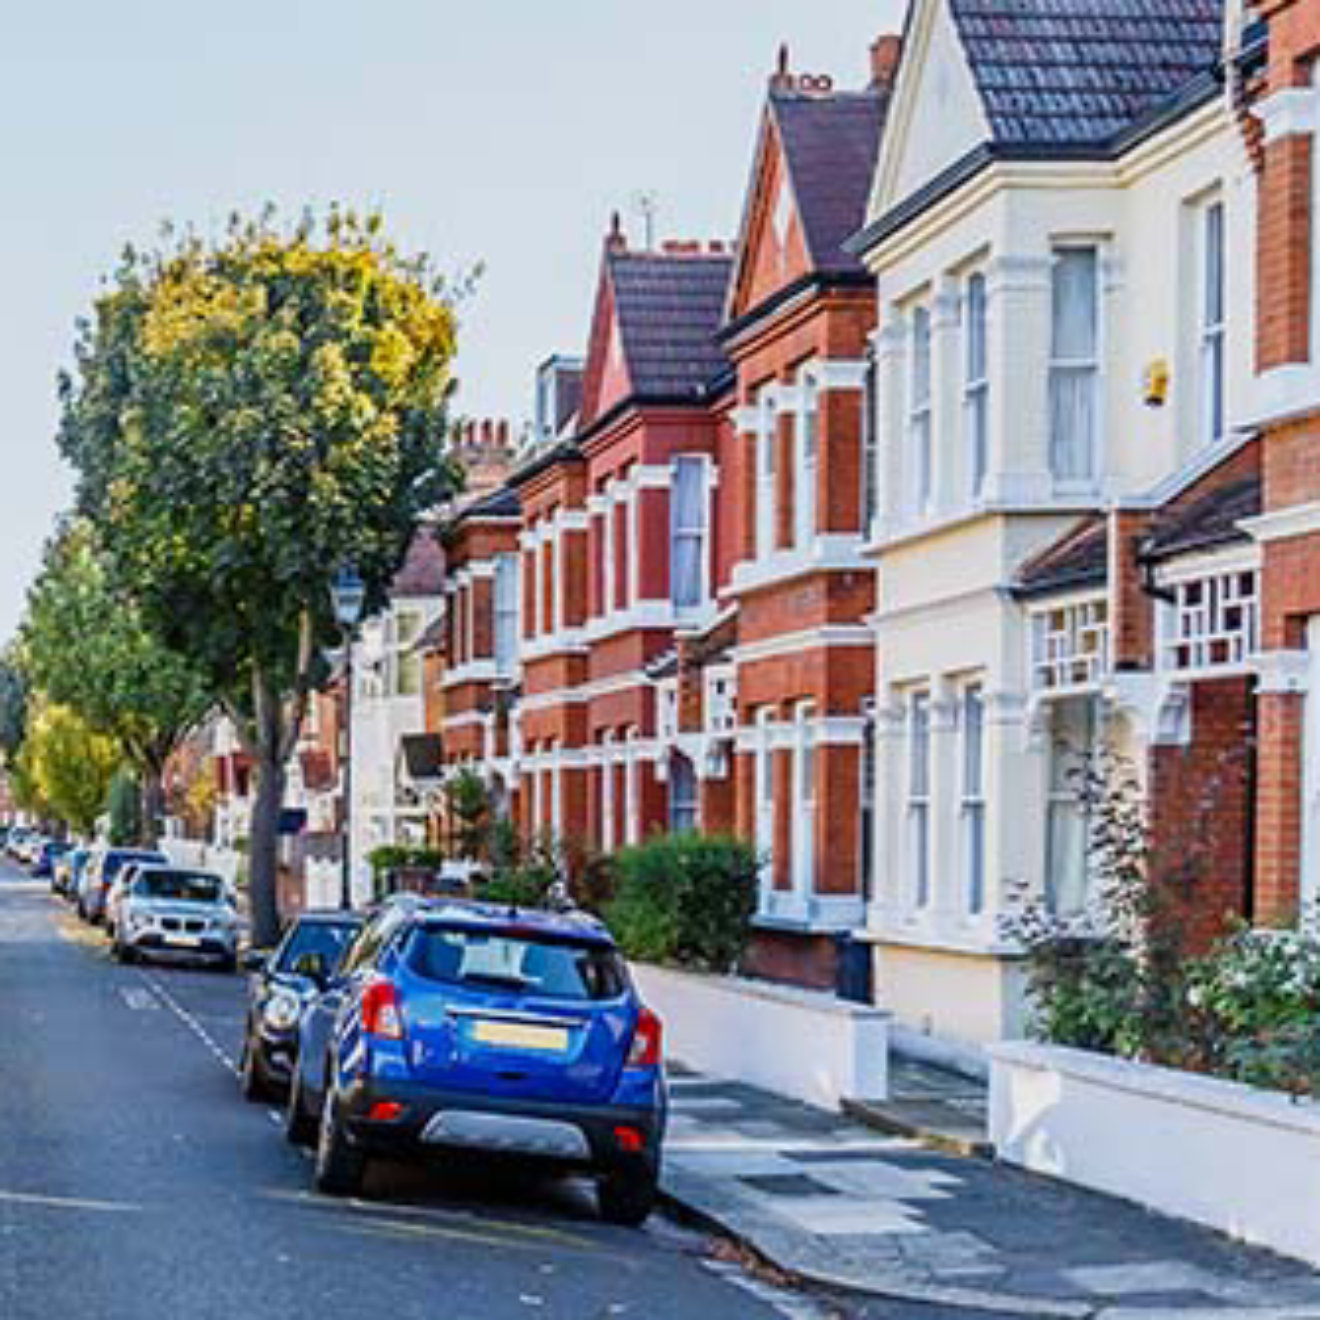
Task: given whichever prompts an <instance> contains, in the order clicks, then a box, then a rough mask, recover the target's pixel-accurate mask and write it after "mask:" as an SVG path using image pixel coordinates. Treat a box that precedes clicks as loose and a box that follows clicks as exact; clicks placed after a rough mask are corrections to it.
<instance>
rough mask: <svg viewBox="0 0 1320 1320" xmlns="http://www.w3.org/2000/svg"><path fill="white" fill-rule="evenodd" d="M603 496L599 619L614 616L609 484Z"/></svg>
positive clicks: (611, 500)
mask: <svg viewBox="0 0 1320 1320" xmlns="http://www.w3.org/2000/svg"><path fill="white" fill-rule="evenodd" d="M605 490H606V494H605V511H604V516H603V517H602V518H601V520H600V528H601V536H600V604H601V617H602V618H605V619H609V618H613V616H614V544H615V542H614V491H613V483H612V482H611V483H609V484H608V485H607V486H606V488H605Z"/></svg>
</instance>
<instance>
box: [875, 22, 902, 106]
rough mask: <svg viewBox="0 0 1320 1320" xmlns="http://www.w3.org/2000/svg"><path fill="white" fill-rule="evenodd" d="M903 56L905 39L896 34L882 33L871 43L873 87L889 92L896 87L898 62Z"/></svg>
mask: <svg viewBox="0 0 1320 1320" xmlns="http://www.w3.org/2000/svg"><path fill="white" fill-rule="evenodd" d="M902 54H903V38H902V37H900V36H898V35H897V34H896V33H894V32H885V33H882V34H881V35H880V36H879V37H877V38H876V39H875V40H874V41H873V42H872V43H871V86H872V87H873V88H875V89H876V90H877V91H882V92H887V91H889V90H890V89H891V88H892V87H893V85H894V78H895V76H896V75H897V73H898V62H899V60H900V58H901V57H902Z"/></svg>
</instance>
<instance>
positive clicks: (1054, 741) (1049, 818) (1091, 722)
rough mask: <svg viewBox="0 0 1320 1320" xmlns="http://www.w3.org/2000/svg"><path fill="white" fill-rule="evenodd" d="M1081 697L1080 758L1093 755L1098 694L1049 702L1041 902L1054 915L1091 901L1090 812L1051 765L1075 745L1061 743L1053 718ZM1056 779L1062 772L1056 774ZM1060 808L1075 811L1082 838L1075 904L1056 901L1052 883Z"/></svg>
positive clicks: (1074, 752)
mask: <svg viewBox="0 0 1320 1320" xmlns="http://www.w3.org/2000/svg"><path fill="white" fill-rule="evenodd" d="M1079 701H1084V702H1086V703H1087V722H1088V729H1087V732H1088V742H1087V745H1086V746H1085V747H1084V748H1082V749H1081V751H1080V755H1081V756H1082V757H1084V758H1090V757H1092V756H1094V755H1095V750H1096V747H1097V745H1098V743H1099V741H1100V737H1101V711H1100V698H1099V697H1098V696H1096V695H1093V694H1092V695H1087V694H1080V695H1078V694H1074V695H1072V696H1069V697H1063V698H1060V699H1059V700H1058V701H1057V702H1052V703H1051V709H1050V723H1051V728H1050V742H1049V757H1050V761H1049V766H1048V769H1047V780H1046V785H1045V802H1046V807H1045V894H1044V897H1045V904H1046V907H1047V908H1048V909H1049V910H1050V911H1051V912H1053V913H1055V914H1056V915H1057V916H1076V915H1078V914H1080V913H1082V912H1084V911H1085V910H1086V908H1087V906H1088V904H1089V903H1090V901H1091V896H1092V894H1091V891H1092V885H1093V876H1092V859H1091V849H1090V830H1091V825H1090V815H1089V808H1088V804H1087V802H1086V800H1085V798H1084V796H1083V795H1082V793H1081V791H1080V790H1079V789H1078V788H1075V787H1073V785H1072V784H1071V783H1068V782H1059V783H1056V775H1055V766H1056V762H1057V758H1059V757H1061V756H1067V755H1077V754H1079V753H1078V749H1076V748H1072V747H1064V746H1062V745H1061V743H1060V740H1059V738H1058V737H1057V736H1056V734H1055V730H1054V727H1053V725H1054V720H1055V718H1056V716H1057V714H1058V711H1059V710H1060V709H1061V708H1062V706H1063V705H1065V704H1067V703H1070V702H1079ZM1058 778H1059V779H1060V780H1062V779H1063V778H1064V776H1062V775H1060V776H1058ZM1060 812H1075V813H1077V814H1078V815H1079V816H1080V820H1081V840H1082V858H1081V867H1082V895H1081V902H1080V903H1079V904H1077V905H1076V906H1075V907H1066V908H1065V907H1063V906H1061V904H1060V897H1059V893H1058V890H1057V888H1056V886H1055V883H1054V877H1055V874H1056V871H1057V869H1058V868H1057V867H1056V866H1055V858H1054V852H1053V848H1054V841H1055V838H1056V837H1057V832H1056V830H1055V828H1054V818H1055V816H1056V814H1058V813H1060Z"/></svg>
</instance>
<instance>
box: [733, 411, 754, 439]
mask: <svg viewBox="0 0 1320 1320" xmlns="http://www.w3.org/2000/svg"><path fill="white" fill-rule="evenodd" d="M729 420H730V421H731V422H732V423H733V429H734V430H735V431H737V432H738V434H739V435H751V436H754V435H756V433H757V430H758V429H759V428H760V425H761V410H760V409H759V408H756V407H750V408H749V407H741V408H734V409H732V410H731V411H730V413H729Z"/></svg>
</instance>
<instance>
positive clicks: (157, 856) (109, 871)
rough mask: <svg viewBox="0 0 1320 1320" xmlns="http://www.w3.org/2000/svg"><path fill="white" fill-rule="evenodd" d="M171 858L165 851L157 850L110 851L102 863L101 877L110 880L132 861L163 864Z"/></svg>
mask: <svg viewBox="0 0 1320 1320" xmlns="http://www.w3.org/2000/svg"><path fill="white" fill-rule="evenodd" d="M167 861H169V858H168V857H166V856H165V854H164V853H155V852H109V853H106V855H105V861H104V862H103V863H102V864H101V879H102V880H105V881H110V880H113V879H114V878H115V876H117V875H118V874H119V872H120V871H122V870H123V869H124V867H126V866H127V865H128V864H129V863H130V862H152V863H155V864H156V865H159V866H163V865H164V864H165V863H166V862H167Z"/></svg>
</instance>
